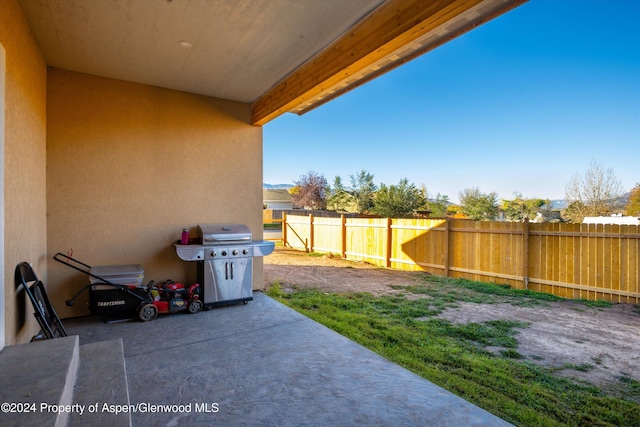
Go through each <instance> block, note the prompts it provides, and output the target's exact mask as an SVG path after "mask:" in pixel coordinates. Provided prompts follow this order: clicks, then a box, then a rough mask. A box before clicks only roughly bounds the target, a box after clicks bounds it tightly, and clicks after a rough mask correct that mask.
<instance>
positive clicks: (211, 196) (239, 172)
mask: <svg viewBox="0 0 640 427" xmlns="http://www.w3.org/2000/svg"><path fill="white" fill-rule="evenodd" d="M47 89H48V90H47V113H48V115H47V123H48V124H47V209H48V252H49V257H50V258H51V257H52V256H53V255H54V254H55V253H56V252H63V253H67V251H68V250H70V249H72V250H73V257H74V258H77V259H78V260H80V261H83V262H85V263H87V264H90V265H110V264H141V265H142V266H143V268H144V270H145V282H147V281H149V280H155V281H161V280H165V279H173V280H176V281H186V282H188V283H192V282H194V281H195V271H196V264H195V263H192V262H184V261H181V260H180V259H178V258H177V256H176V254H175V251H174V248H173V247H172V246H171V244H172V243H173V242H175V241H176V240H177V239H179V238H180V233H181V231H182V229H183V228H184V227H188V228H190V229H191V231H192V233H195V227H196V226H197V225H198V224H205V223H217V222H239V223H245V224H247V225H249V227H250V228H251V230H252V232H253V235H254V238H255V237H257V238H261V236H262V216H261V215H262V129H261V128H260V127H255V126H251V125H249V124H248V123H249V120H250V105H248V104H243V103H237V102H231V101H225V100H220V99H214V98H208V97H203V96H197V95H191V94H186V93H182V92H176V91H172V90H167V89H160V88H155V87H150V86H145V85H139V84H134V83H126V82H122V81H117V80H111V79H105V78H101V77H96V76H90V75H86V74H79V73H74V72H68V71H61V70H55V69H52V70H50V71H49V75H48V86H47ZM256 261H257V262H254V288H260V287H262V260H261V259H257V260H256ZM48 279H49V286H50V289H51V290H50V293H52V294H53V297H52V299H53V303H54V305H55V306H56V307H59V308H58V311H59V312H60V313H61V316H62V317H68V316H74V315H80V314H86V313H88V311H87V310H86V308H85V307H83V305H84V302H85V301H86V298H84V299H78V300H77V302H76V304H75V306H74V307H73V309H69V308H67V307H65V305H64V300H65V299H67V298H69V297H70V296H71V295H72V294H73V293H74V292H75V291H76V290H77V289H80V288H81V287H82V286H84V285H85V284H86V283H88V277H87V276H85V275H82V274H81V273H77V272H75V271H73V270H71V269H70V268H68V267H65V266H63V265H61V264H59V263H57V262H55V261H50V263H49V277H48Z"/></svg>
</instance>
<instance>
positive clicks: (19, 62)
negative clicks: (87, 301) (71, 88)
mask: <svg viewBox="0 0 640 427" xmlns="http://www.w3.org/2000/svg"><path fill="white" fill-rule="evenodd" d="M0 43H2V45H3V47H4V49H5V55H6V56H5V60H6V80H5V108H4V111H5V120H4V127H5V134H4V137H5V138H4V184H5V188H4V191H5V193H4V253H5V260H4V275H3V279H4V297H5V298H4V328H5V334H6V335H5V337H6V344H7V345H10V344H15V343H19V342H25V341H29V340H30V339H31V336H32V335H33V334H34V333H35V332H37V330H38V329H39V328H38V327H37V324H36V322H35V319H34V317H33V315H32V313H33V309H32V307H31V303H30V302H29V301H28V300H25V296H24V292H21V293H19V294H17V295H16V292H15V287H14V272H15V267H16V265H17V264H18V263H19V262H21V261H28V262H30V263H32V264H33V267H34V269H35V270H36V273H37V274H38V276H39V277H40V278H41V279H43V280H44V281H45V282H46V279H47V271H46V268H47V252H46V248H47V246H46V236H47V226H46V84H47V68H46V65H45V62H44V60H43V58H42V55H41V54H40V51H39V49H38V47H37V45H36V43H35V40H34V39H33V37H32V35H31V33H30V30H29V26H28V25H27V22H26V20H25V18H24V15H23V13H22V9H21V8H20V6H19V5H18V3H17V2H16V1H15V0H2V1H0Z"/></svg>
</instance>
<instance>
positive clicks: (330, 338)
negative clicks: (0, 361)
mask: <svg viewBox="0 0 640 427" xmlns="http://www.w3.org/2000/svg"><path fill="white" fill-rule="evenodd" d="M65 326H66V328H67V330H68V332H69V334H70V335H78V336H79V337H80V338H79V339H80V349H81V351H80V354H81V360H80V366H81V368H80V375H81V374H82V369H83V366H88V365H89V364H88V363H87V362H85V360H84V359H82V348H83V347H84V346H86V345H87V344H91V343H99V342H103V341H109V340H116V339H119V338H121V339H122V345H123V349H124V366H125V370H126V377H127V383H128V398H129V402H130V405H131V407H133V408H136V409H138V411H139V412H133V413H131V423H132V424H133V425H140V426H141V425H153V426H158V425H181V426H195V425H213V424H218V425H233V426H241V425H247V426H256V425H273V426H286V425H291V426H302V425H313V426H321V425H332V426H333V425H388V426H398V425H411V426H417V425H429V426H443V425H455V426H459V425H466V426H479V425H485V426H499V425H509V424H508V423H506V422H504V421H503V420H501V419H499V418H497V417H495V416H493V415H491V414H490V413H488V412H486V411H484V410H482V409H480V408H478V407H476V406H475V405H472V404H471V403H468V402H466V401H465V400H463V399H461V398H459V397H457V396H455V395H453V394H451V393H449V392H447V391H446V390H444V389H442V388H440V387H437V386H435V385H434V384H432V383H430V382H429V381H427V380H425V379H423V378H421V377H419V376H417V375H415V374H413V373H411V372H409V371H407V370H406V369H404V368H401V367H400V366H398V365H395V364H393V363H391V362H389V361H387V360H386V359H384V358H382V357H380V356H378V355H376V354H375V353H373V352H371V351H369V350H367V349H365V348H364V347H362V346H360V345H358V344H356V343H354V342H352V341H350V340H348V339H346V338H344V337H343V336H341V335H339V334H337V333H335V332H333V331H331V330H329V329H327V328H326V327H324V326H322V325H320V324H318V323H316V322H314V321H313V320H311V319H308V318H306V317H304V316H302V315H301V314H299V313H297V312H295V311H293V310H291V309H290V308H288V307H286V306H284V305H282V304H280V303H278V302H276V301H274V300H273V299H271V298H269V297H267V296H266V295H264V294H262V293H260V292H254V300H253V301H251V302H249V303H248V304H247V305H235V306H227V307H219V308H215V309H213V310H211V311H206V312H201V313H198V314H195V315H190V314H186V313H185V314H182V313H179V314H175V315H165V316H162V315H161V316H160V317H158V319H156V320H154V321H152V322H148V323H142V322H136V321H131V322H123V323H111V324H107V323H103V322H102V321H101V319H99V318H96V317H87V318H77V319H68V320H66V321H65ZM65 339H67V338H65ZM117 342H119V341H116V343H117ZM113 343H114V341H111V344H109V345H112V346H113V345H115V344H113ZM37 344H38V343H34V344H33V345H37ZM99 353H100V352H98V354H96V356H97V360H98V362H97V363H110V361H109V360H105V359H106V358H107V356H105V354H102V355H101V354H99ZM94 363H96V362H94ZM92 388H95V389H96V390H97V389H100V388H105V383H104V382H103V381H102V380H94V384H93V385H91V386H89V387H87V386H86V385H85V386H84V389H83V391H82V393H83V395H82V400H84V401H86V402H93V401H95V400H96V399H92V398H91V397H89V395H88V394H90V393H91V389H92ZM78 393H79V392H78V390H76V396H74V399H77V398H78V396H77V394H78ZM102 396H104V393H103V394H102ZM98 399H103V398H98ZM99 403H100V405H103V403H108V402H102V401H99ZM151 405H176V406H175V407H174V408H171V409H170V410H169V412H164V411H161V412H154V411H152V410H151V409H152V407H151ZM178 405H183V406H178ZM140 410H142V412H140ZM107 415H110V414H107ZM84 417H88V415H87V414H84V415H82V416H79V415H78V414H72V416H71V423H72V424H74V425H86V423H85V421H89V419H88V418H85V419H84V420H83V418H84ZM102 419H103V420H109V418H108V417H107V418H105V417H104V415H103V418H102ZM114 421H115V419H114ZM104 422H106V421H104ZM124 423H125V424H126V423H127V421H124ZM110 424H111V425H116V424H117V423H111V422H110Z"/></svg>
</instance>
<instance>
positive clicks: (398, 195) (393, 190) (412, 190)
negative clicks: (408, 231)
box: [373, 178, 425, 218]
mask: <svg viewBox="0 0 640 427" xmlns="http://www.w3.org/2000/svg"><path fill="white" fill-rule="evenodd" d="M424 202H425V199H424V196H423V194H422V192H421V191H420V190H419V189H418V188H416V186H415V185H414V184H409V181H408V180H407V179H406V178H404V179H401V180H400V182H399V183H398V185H390V186H388V187H387V186H386V185H385V184H380V189H379V190H378V191H377V192H376V194H375V199H374V204H373V212H374V213H375V214H377V215H380V216H382V217H386V218H401V217H406V216H409V215H411V214H413V212H414V211H415V210H416V209H418V208H419V207H420V206H422V205H424Z"/></svg>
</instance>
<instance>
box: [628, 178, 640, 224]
mask: <svg viewBox="0 0 640 427" xmlns="http://www.w3.org/2000/svg"><path fill="white" fill-rule="evenodd" d="M625 212H626V214H627V215H630V216H640V183H637V184H636V186H635V187H633V189H632V190H631V194H630V195H629V201H627V206H626V207H625Z"/></svg>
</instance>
